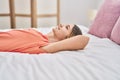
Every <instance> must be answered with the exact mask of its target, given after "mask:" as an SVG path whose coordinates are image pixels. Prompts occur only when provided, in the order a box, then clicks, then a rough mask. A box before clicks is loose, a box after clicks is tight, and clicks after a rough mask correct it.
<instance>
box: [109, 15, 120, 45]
mask: <svg viewBox="0 0 120 80" xmlns="http://www.w3.org/2000/svg"><path fill="white" fill-rule="evenodd" d="M110 39H111V40H113V41H114V42H116V43H117V44H120V17H119V19H118V20H117V22H116V24H115V26H114V28H113V30H112V33H111V37H110Z"/></svg>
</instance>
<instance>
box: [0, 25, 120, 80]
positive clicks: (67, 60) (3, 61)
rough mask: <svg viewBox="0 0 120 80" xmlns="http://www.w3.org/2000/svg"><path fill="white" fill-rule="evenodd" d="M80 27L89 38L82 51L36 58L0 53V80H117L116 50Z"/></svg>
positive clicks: (118, 57) (119, 70) (119, 78)
mask: <svg viewBox="0 0 120 80" xmlns="http://www.w3.org/2000/svg"><path fill="white" fill-rule="evenodd" d="M80 27H81V28H82V31H83V32H84V34H85V35H88V36H89V37H90V42H89V44H88V45H87V47H86V48H85V49H84V50H78V51H61V52H57V53H55V54H39V55H37V54H32V55H31V54H21V53H12V52H0V80H120V46H119V45H117V44H115V43H114V42H112V41H111V40H109V39H107V38H98V37H95V36H93V35H90V34H88V33H86V32H87V29H86V28H83V26H80ZM39 30H40V31H41V30H42V31H44V32H46V30H47V31H49V29H48V28H46V29H45V30H44V29H39Z"/></svg>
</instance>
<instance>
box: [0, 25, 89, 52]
mask: <svg viewBox="0 0 120 80" xmlns="http://www.w3.org/2000/svg"><path fill="white" fill-rule="evenodd" d="M73 36H74V37H73ZM88 41H89V37H87V36H84V35H82V32H81V30H80V29H79V27H78V26H76V25H73V24H70V25H62V24H60V25H58V26H57V27H55V28H53V29H52V31H51V32H49V33H48V34H46V35H43V34H42V33H41V32H38V31H36V30H34V29H32V28H31V29H27V30H10V31H7V32H0V51H5V52H21V53H30V54H39V53H54V52H57V51H63V50H79V49H84V48H85V46H86V45H87V43H88Z"/></svg>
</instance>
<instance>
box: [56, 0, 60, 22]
mask: <svg viewBox="0 0 120 80" xmlns="http://www.w3.org/2000/svg"><path fill="white" fill-rule="evenodd" d="M57 24H60V0H57Z"/></svg>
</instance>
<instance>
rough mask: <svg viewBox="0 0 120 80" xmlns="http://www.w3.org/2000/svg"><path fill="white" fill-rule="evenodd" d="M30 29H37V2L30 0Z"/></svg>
mask: <svg viewBox="0 0 120 80" xmlns="http://www.w3.org/2000/svg"><path fill="white" fill-rule="evenodd" d="M31 27H32V28H36V27H37V1H36V0H31Z"/></svg>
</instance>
